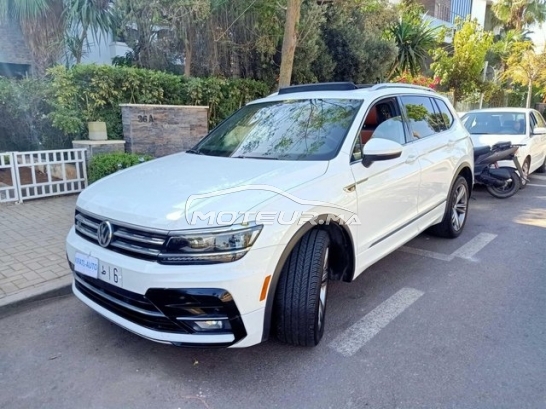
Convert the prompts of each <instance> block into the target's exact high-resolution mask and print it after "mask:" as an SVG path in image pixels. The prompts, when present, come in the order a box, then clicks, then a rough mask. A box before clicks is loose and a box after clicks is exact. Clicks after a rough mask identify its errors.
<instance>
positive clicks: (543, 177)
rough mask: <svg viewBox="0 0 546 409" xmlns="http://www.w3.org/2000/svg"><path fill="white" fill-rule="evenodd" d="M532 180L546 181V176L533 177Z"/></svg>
mask: <svg viewBox="0 0 546 409" xmlns="http://www.w3.org/2000/svg"><path fill="white" fill-rule="evenodd" d="M531 179H540V180H546V176H541V175H531Z"/></svg>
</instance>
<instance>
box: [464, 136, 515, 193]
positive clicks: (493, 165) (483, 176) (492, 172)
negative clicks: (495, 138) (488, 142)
mask: <svg viewBox="0 0 546 409" xmlns="http://www.w3.org/2000/svg"><path fill="white" fill-rule="evenodd" d="M520 146H522V145H513V144H512V143H511V142H498V143H496V144H495V145H493V146H491V147H489V146H483V147H478V148H474V178H475V181H476V183H480V184H482V185H485V188H486V189H487V191H488V192H489V193H490V194H491V195H492V196H494V197H496V198H498V199H506V198H508V197H511V196H514V195H515V194H516V193H517V192H518V190H519V189H520V188H521V184H522V183H521V177H520V175H523V171H522V169H521V164H520V163H519V160H518V158H517V156H516V152H517V151H518V148H519V147H520ZM503 160H512V161H513V162H514V164H515V165H516V168H515V169H514V168H512V167H509V166H501V167H499V166H498V163H497V162H499V161H503ZM517 171H519V174H518V172H517Z"/></svg>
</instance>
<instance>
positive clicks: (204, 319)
mask: <svg viewBox="0 0 546 409" xmlns="http://www.w3.org/2000/svg"><path fill="white" fill-rule="evenodd" d="M176 319H177V320H178V321H222V320H229V318H228V317H214V318H211V317H176Z"/></svg>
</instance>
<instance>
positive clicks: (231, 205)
mask: <svg viewBox="0 0 546 409" xmlns="http://www.w3.org/2000/svg"><path fill="white" fill-rule="evenodd" d="M327 168H328V162H324V161H322V162H321V161H280V160H267V159H265V160H264V159H248V158H246V159H236V158H224V157H216V156H204V155H194V154H188V153H179V154H176V155H171V156H167V157H164V158H161V159H156V160H153V161H150V162H147V163H143V164H140V165H137V166H134V167H131V168H128V169H125V170H123V171H119V172H116V173H115V174H113V175H110V176H108V177H106V178H104V179H101V180H100V181H98V182H95V183H93V184H92V185H91V186H89V187H88V188H87V189H85V190H84V191H83V192H82V193H81V194H80V196H79V198H78V203H77V206H78V207H79V208H81V209H82V210H83V211H87V212H91V213H94V214H96V215H99V216H101V217H105V218H109V219H111V220H114V221H120V222H125V223H130V224H133V225H137V226H143V227H150V228H156V229H162V230H181V229H187V228H192V229H193V228H200V227H210V224H208V225H207V224H206V220H201V219H200V218H197V219H193V220H194V222H193V223H192V224H191V225H190V223H189V221H191V220H192V215H193V213H194V212H195V213H197V212H199V213H200V214H202V215H205V214H207V213H209V212H224V213H225V217H224V219H226V218H227V219H229V218H230V217H233V216H230V213H236V212H244V211H247V210H249V209H252V208H253V207H255V206H257V205H259V204H260V203H262V202H264V201H266V200H268V199H270V198H272V197H273V196H275V195H277V194H279V193H278V192H279V191H283V192H285V191H289V190H290V189H293V188H295V187H297V186H299V185H301V184H303V183H306V182H308V181H310V180H312V179H315V178H317V177H319V176H321V175H323V174H324V173H325V172H326V170H327ZM247 186H250V187H251V189H246V187H247ZM256 186H264V187H265V188H256ZM268 187H270V189H268ZM245 189H246V190H245ZM188 199H189V201H188ZM186 203H188V205H189V209H186ZM188 216H189V217H188ZM222 222H224V223H225V220H222Z"/></svg>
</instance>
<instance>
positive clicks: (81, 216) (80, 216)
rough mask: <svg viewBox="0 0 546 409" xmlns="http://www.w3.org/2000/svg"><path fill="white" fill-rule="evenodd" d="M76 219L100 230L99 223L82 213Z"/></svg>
mask: <svg viewBox="0 0 546 409" xmlns="http://www.w3.org/2000/svg"><path fill="white" fill-rule="evenodd" d="M76 220H78V221H79V222H80V223H81V224H85V225H87V226H89V227H92V228H94V229H95V230H98V228H99V223H95V222H92V221H91V220H88V219H87V218H86V217H85V216H83V215H82V214H78V215H76Z"/></svg>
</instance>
